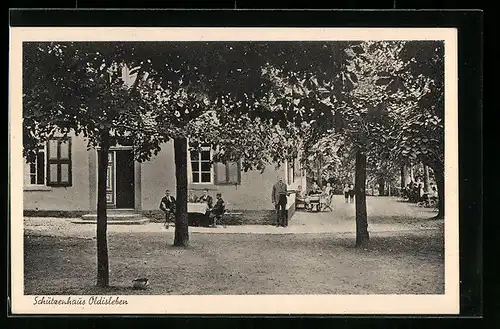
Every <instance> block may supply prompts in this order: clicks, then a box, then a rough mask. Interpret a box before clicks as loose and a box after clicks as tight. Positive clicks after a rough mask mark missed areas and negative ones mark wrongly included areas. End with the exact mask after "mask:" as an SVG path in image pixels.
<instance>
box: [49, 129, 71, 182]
mask: <svg viewBox="0 0 500 329" xmlns="http://www.w3.org/2000/svg"><path fill="white" fill-rule="evenodd" d="M47 185H48V186H71V185H72V168H71V139H69V138H57V139H52V140H49V141H48V145H47Z"/></svg>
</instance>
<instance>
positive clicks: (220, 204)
mask: <svg viewBox="0 0 500 329" xmlns="http://www.w3.org/2000/svg"><path fill="white" fill-rule="evenodd" d="M225 210H226V206H225V204H224V200H223V199H222V194H221V193H217V195H216V200H215V205H214V207H213V208H211V209H210V210H209V211H210V214H209V218H210V219H213V224H212V227H217V219H221V218H222V215H224V211H225Z"/></svg>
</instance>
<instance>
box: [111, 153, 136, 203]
mask: <svg viewBox="0 0 500 329" xmlns="http://www.w3.org/2000/svg"><path fill="white" fill-rule="evenodd" d="M115 161H116V167H115V168H116V171H115V179H116V208H122V209H123V208H129V209H133V208H134V205H135V182H134V171H135V170H134V156H133V153H132V151H131V150H116V151H115Z"/></svg>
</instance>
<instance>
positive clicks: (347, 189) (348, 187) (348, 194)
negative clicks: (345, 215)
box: [343, 184, 356, 203]
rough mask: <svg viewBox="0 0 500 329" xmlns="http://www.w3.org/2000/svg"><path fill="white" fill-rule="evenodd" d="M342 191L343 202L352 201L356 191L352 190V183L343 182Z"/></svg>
mask: <svg viewBox="0 0 500 329" xmlns="http://www.w3.org/2000/svg"><path fill="white" fill-rule="evenodd" d="M343 192H344V198H345V203H352V202H354V196H355V195H356V192H355V190H354V184H344V190H343Z"/></svg>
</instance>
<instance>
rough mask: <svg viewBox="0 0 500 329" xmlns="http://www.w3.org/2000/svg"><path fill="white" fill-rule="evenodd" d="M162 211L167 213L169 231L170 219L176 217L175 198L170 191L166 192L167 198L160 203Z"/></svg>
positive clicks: (166, 222)
mask: <svg viewBox="0 0 500 329" xmlns="http://www.w3.org/2000/svg"><path fill="white" fill-rule="evenodd" d="M160 209H161V210H163V211H164V212H165V227H166V228H167V229H168V228H169V226H170V224H169V222H170V217H171V216H175V198H174V197H173V196H171V195H170V190H166V191H165V196H164V197H163V198H162V199H161V201H160Z"/></svg>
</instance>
